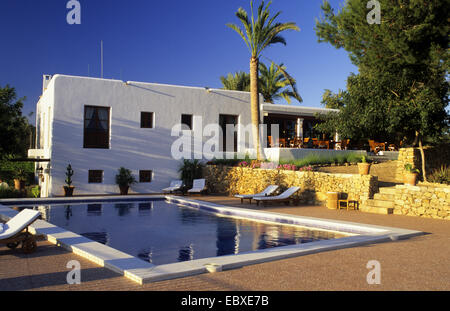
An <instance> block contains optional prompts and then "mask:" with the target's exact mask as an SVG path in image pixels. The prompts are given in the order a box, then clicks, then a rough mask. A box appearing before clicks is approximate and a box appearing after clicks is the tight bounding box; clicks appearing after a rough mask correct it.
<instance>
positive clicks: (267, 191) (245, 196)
mask: <svg viewBox="0 0 450 311" xmlns="http://www.w3.org/2000/svg"><path fill="white" fill-rule="evenodd" d="M277 189H278V186H276V185H270V186H268V187H267V188H266V189H264V191H262V192H259V193H255V194H236V195H235V197H236V198H240V199H241V203H243V202H244V200H245V199H248V200H250V204H251V203H252V199H253V198H257V197H267V196H269V195H271V194H272V193H273V192H274V191H275V190H277Z"/></svg>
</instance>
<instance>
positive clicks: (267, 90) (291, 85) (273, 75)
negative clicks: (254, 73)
mask: <svg viewBox="0 0 450 311" xmlns="http://www.w3.org/2000/svg"><path fill="white" fill-rule="evenodd" d="M220 80H221V82H222V85H223V88H224V89H225V90H234V91H245V92H249V91H250V75H249V74H248V73H246V72H243V71H239V72H236V73H235V74H234V75H233V74H231V73H229V74H228V76H226V77H224V76H222V77H220ZM258 80H259V83H258V88H259V92H260V93H261V95H262V96H263V97H264V101H265V102H266V103H272V104H273V103H274V101H275V100H276V99H279V98H284V99H285V100H286V101H287V102H288V103H289V104H290V103H291V99H292V98H294V99H296V100H298V101H299V102H302V101H303V100H302V98H301V96H300V95H299V94H298V91H297V86H296V81H295V79H294V78H292V77H291V76H290V75H289V73H287V71H286V66H284V65H283V64H280V65H277V64H275V63H274V62H272V63H271V64H270V67H267V66H266V65H265V64H264V63H262V62H260V63H259V77H258Z"/></svg>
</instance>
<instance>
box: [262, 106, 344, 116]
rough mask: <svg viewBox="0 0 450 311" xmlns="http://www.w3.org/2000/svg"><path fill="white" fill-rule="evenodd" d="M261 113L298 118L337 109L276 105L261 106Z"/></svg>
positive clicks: (336, 110) (337, 110)
mask: <svg viewBox="0 0 450 311" xmlns="http://www.w3.org/2000/svg"><path fill="white" fill-rule="evenodd" d="M261 106H262V111H263V112H267V113H276V114H286V115H298V116H312V117H313V116H314V115H315V114H316V113H322V114H327V113H330V112H339V109H329V108H319V107H306V106H293V105H278V104H262V105H261Z"/></svg>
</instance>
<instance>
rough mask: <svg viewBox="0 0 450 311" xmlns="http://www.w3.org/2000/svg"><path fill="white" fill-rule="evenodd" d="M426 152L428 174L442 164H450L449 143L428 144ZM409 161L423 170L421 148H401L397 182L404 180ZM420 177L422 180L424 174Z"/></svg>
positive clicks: (425, 148)
mask: <svg viewBox="0 0 450 311" xmlns="http://www.w3.org/2000/svg"><path fill="white" fill-rule="evenodd" d="M424 153H425V165H426V166H425V169H426V170H427V176H428V175H429V174H431V173H432V171H433V170H435V169H439V168H440V167H441V165H450V145H448V144H446V145H440V146H435V147H428V146H426V147H424ZM407 163H411V164H413V166H414V167H416V168H418V169H419V171H422V157H421V155H420V150H419V148H400V150H399V154H398V160H397V170H396V180H397V182H403V174H404V172H405V169H404V167H405V164H407ZM421 173H422V172H421ZM419 178H420V179H421V180H422V175H420V176H419Z"/></svg>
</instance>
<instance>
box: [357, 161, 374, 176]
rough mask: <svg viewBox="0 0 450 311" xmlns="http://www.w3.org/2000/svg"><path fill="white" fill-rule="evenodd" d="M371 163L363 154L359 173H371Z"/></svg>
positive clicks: (359, 164)
mask: <svg viewBox="0 0 450 311" xmlns="http://www.w3.org/2000/svg"><path fill="white" fill-rule="evenodd" d="M370 165H371V164H370V163H369V162H367V160H366V157H365V156H362V158H361V162H359V163H358V173H359V175H369V172H370Z"/></svg>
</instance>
